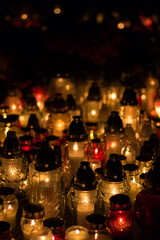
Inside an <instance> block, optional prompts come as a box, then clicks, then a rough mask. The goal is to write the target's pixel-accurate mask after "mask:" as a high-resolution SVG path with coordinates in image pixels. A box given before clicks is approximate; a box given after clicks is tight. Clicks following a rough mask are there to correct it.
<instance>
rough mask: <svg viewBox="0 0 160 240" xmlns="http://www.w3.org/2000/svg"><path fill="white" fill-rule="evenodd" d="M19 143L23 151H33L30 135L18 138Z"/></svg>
mask: <svg viewBox="0 0 160 240" xmlns="http://www.w3.org/2000/svg"><path fill="white" fill-rule="evenodd" d="M19 143H20V145H21V148H22V150H23V151H27V152H29V151H30V150H31V149H33V137H32V136H30V135H23V136H20V137H19Z"/></svg>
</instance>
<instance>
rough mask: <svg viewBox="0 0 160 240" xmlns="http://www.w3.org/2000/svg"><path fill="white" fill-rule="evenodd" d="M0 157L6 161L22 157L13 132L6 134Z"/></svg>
mask: <svg viewBox="0 0 160 240" xmlns="http://www.w3.org/2000/svg"><path fill="white" fill-rule="evenodd" d="M0 156H1V157H3V158H7V159H11V158H14V157H22V156H23V152H22V149H21V146H20V143H19V140H18V138H17V136H16V132H15V131H8V132H7V137H6V138H5V140H4V144H3V147H2V149H1V152H0Z"/></svg>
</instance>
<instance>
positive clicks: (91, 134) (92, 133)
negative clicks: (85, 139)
mask: <svg viewBox="0 0 160 240" xmlns="http://www.w3.org/2000/svg"><path fill="white" fill-rule="evenodd" d="M89 136H90V139H94V131H93V130H91V131H90V134H89Z"/></svg>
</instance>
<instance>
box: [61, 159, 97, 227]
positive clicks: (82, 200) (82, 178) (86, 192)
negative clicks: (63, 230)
mask: <svg viewBox="0 0 160 240" xmlns="http://www.w3.org/2000/svg"><path fill="white" fill-rule="evenodd" d="M96 201H97V181H96V179H95V175H94V173H93V170H92V169H91V167H90V163H89V162H85V161H84V162H81V165H80V167H79V169H78V171H77V173H76V175H75V177H74V179H73V184H72V187H71V189H70V190H69V192H68V194H67V207H68V213H67V216H66V218H67V224H69V225H74V224H78V225H81V226H85V218H86V216H87V215H89V214H91V213H94V211H95V205H96ZM71 221H73V222H72V223H70V222H71Z"/></svg>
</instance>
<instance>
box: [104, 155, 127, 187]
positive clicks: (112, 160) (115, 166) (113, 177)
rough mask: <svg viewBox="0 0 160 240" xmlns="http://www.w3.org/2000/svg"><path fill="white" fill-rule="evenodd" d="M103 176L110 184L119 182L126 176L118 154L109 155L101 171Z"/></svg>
mask: <svg viewBox="0 0 160 240" xmlns="http://www.w3.org/2000/svg"><path fill="white" fill-rule="evenodd" d="M103 175H104V177H105V178H106V179H107V180H108V181H111V182H119V181H122V180H123V179H124V177H125V175H126V174H125V172H124V169H123V166H122V163H121V161H120V159H119V155H118V154H115V153H112V154H110V155H109V159H108V161H107V162H106V164H105V166H104V169H103Z"/></svg>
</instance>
